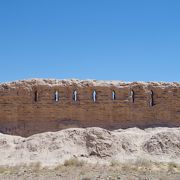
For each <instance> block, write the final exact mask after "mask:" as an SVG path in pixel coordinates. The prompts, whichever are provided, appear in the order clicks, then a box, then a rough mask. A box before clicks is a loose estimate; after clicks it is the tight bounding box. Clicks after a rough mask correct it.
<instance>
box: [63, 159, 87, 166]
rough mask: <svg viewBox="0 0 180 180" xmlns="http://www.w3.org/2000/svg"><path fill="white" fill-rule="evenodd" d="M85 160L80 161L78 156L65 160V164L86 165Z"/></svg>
mask: <svg viewBox="0 0 180 180" xmlns="http://www.w3.org/2000/svg"><path fill="white" fill-rule="evenodd" d="M84 164H85V163H84V161H80V160H78V159H77V158H71V159H69V160H65V161H64V166H84Z"/></svg>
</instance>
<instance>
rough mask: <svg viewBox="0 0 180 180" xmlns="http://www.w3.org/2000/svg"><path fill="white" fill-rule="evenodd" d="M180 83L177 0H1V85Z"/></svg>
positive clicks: (179, 22)
mask: <svg viewBox="0 0 180 180" xmlns="http://www.w3.org/2000/svg"><path fill="white" fill-rule="evenodd" d="M33 77H34V78H59V79H63V78H79V79H104V80H109V79H112V80H125V81H137V80H138V81H178V82H179V81H180V0H16V1H15V0H1V1H0V82H5V81H12V80H18V79H26V78H33Z"/></svg>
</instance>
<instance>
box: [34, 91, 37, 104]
mask: <svg viewBox="0 0 180 180" xmlns="http://www.w3.org/2000/svg"><path fill="white" fill-rule="evenodd" d="M34 101H35V102H37V101H38V92H37V91H35V92H34Z"/></svg>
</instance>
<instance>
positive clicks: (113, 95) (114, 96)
mask: <svg viewBox="0 0 180 180" xmlns="http://www.w3.org/2000/svg"><path fill="white" fill-rule="evenodd" d="M115 99H116V92H115V91H112V100H115Z"/></svg>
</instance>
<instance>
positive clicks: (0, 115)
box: [0, 79, 180, 136]
mask: <svg viewBox="0 0 180 180" xmlns="http://www.w3.org/2000/svg"><path fill="white" fill-rule="evenodd" d="M97 126H98V127H102V128H106V129H110V130H111V129H119V128H129V127H139V128H146V127H156V126H168V127H176V126H180V83H178V82H177V83H175V82H174V83H163V82H159V83H158V82H149V83H144V82H129V83H126V82H122V81H96V80H84V81H81V80H73V79H72V80H50V79H31V80H22V81H16V82H11V83H1V84H0V132H1V133H7V134H13V135H21V136H30V135H32V134H35V133H40V132H46V131H57V130H62V129H65V128H70V127H97Z"/></svg>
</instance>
